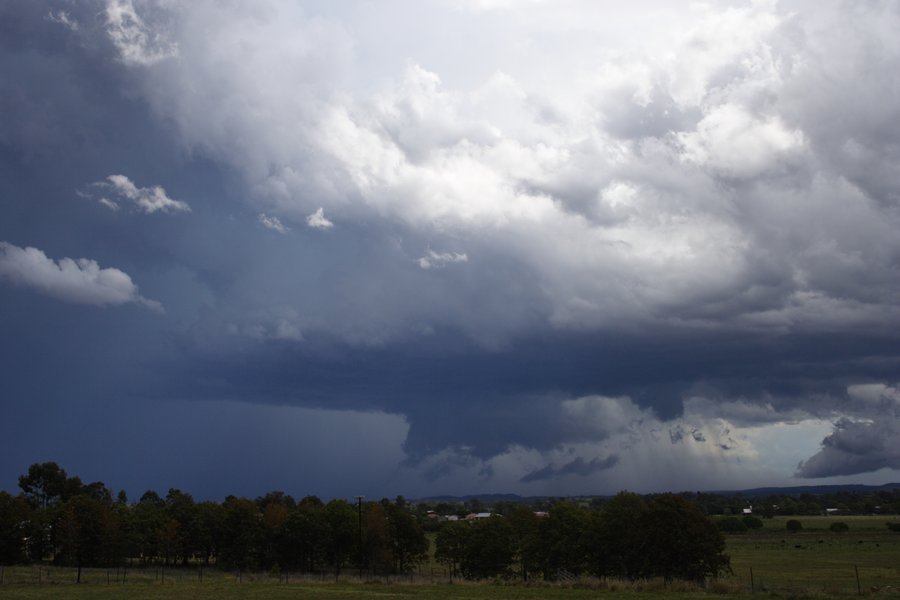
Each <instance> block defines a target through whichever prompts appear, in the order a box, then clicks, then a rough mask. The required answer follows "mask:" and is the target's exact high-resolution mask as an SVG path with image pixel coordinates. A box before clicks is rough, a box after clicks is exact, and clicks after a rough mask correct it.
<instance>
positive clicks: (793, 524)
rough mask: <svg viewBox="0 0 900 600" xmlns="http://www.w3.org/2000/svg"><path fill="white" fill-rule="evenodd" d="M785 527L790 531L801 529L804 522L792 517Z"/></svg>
mask: <svg viewBox="0 0 900 600" xmlns="http://www.w3.org/2000/svg"><path fill="white" fill-rule="evenodd" d="M785 527H786V528H787V530H788V531H800V530H801V529H803V523H801V522H800V521H798V520H797V519H791V520H790V521H788V522H787V523H786V524H785Z"/></svg>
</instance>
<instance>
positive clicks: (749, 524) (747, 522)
mask: <svg viewBox="0 0 900 600" xmlns="http://www.w3.org/2000/svg"><path fill="white" fill-rule="evenodd" d="M741 522H742V523H743V524H744V527H746V528H747V529H762V528H763V526H764V523H763V521H762V519H760V518H759V517H754V516H753V515H746V516H744V518H743V519H741Z"/></svg>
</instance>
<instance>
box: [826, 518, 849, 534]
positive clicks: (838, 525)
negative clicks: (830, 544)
mask: <svg viewBox="0 0 900 600" xmlns="http://www.w3.org/2000/svg"><path fill="white" fill-rule="evenodd" d="M828 529H829V530H831V531H832V532H833V533H845V532H847V531H850V526H849V525H847V524H846V523H844V522H843V521H836V522H834V523H832V524H831V525H830V526H829V527H828Z"/></svg>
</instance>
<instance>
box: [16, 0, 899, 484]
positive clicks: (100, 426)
mask: <svg viewBox="0 0 900 600" xmlns="http://www.w3.org/2000/svg"><path fill="white" fill-rule="evenodd" d="M897 31H900V4H898V3H896V2H891V1H888V0H884V1H877V0H864V1H862V2H857V1H854V2H841V1H835V0H825V1H819V0H817V1H812V0H782V1H774V0H757V1H724V0H723V1H708V2H673V1H669V0H665V1H662V0H636V1H633V2H629V3H621V2H613V1H605V0H583V1H582V0H554V1H553V2H550V1H544V0H417V1H415V2H412V1H400V0H383V1H379V2H372V1H370V0H345V1H340V2H332V1H322V2H318V1H312V0H310V1H300V0H291V1H287V0H255V1H254V2H240V1H231V2H221V1H218V0H190V1H188V0H79V1H74V0H69V1H67V0H8V1H6V2H3V3H2V4H0V115H2V118H0V340H2V343H0V370H2V371H0V373H2V377H0V412H2V419H0V456H2V460H0V489H5V490H8V491H15V490H16V488H17V477H18V475H20V474H22V473H24V472H25V471H26V470H27V468H28V466H29V465H30V464H32V463H35V462H43V461H56V462H57V463H59V464H60V465H61V466H62V467H63V468H64V469H66V470H67V471H68V472H69V473H70V474H73V475H74V474H77V475H79V476H80V477H81V478H82V479H83V480H85V481H95V480H100V481H103V482H104V483H106V484H107V485H108V486H110V487H111V488H113V489H115V490H118V489H125V490H126V491H127V492H128V493H129V495H130V496H131V497H135V496H139V495H140V494H141V493H142V492H143V491H145V490H147V489H154V490H156V491H159V492H161V493H164V492H165V491H166V490H168V489H169V488H170V487H176V488H180V489H182V490H184V491H186V492H189V493H191V494H193V495H194V496H195V497H196V498H203V499H214V500H220V499H222V498H224V497H225V496H226V495H228V494H235V495H244V496H249V497H254V496H258V495H262V494H264V493H265V492H267V491H270V490H283V491H285V492H287V493H290V494H293V495H295V496H298V497H300V496H304V495H307V494H315V495H319V496H320V497H323V498H332V497H349V496H354V495H358V494H364V495H366V496H367V497H373V498H379V497H382V496H388V497H393V496H395V495H397V494H403V495H405V496H407V497H425V496H431V495H439V494H455V495H463V494H476V493H518V494H523V495H581V494H611V493H616V492H617V491H619V490H622V489H628V490H632V491H637V492H653V491H668V490H672V491H679V490H724V489H743V488H750V487H758V486H770V485H806V484H809V485H812V484H830V483H848V482H854V483H870V484H879V483H885V482H890V481H898V480H900V473H898V469H900V368H898V367H900V333H898V332H900V328H898V325H900V232H898V226H900V169H898V164H900V125H898V124H900V79H898V78H897V73H900V37H898V36H897V35H896V32H897Z"/></svg>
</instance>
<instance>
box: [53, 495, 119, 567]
mask: <svg viewBox="0 0 900 600" xmlns="http://www.w3.org/2000/svg"><path fill="white" fill-rule="evenodd" d="M111 521H112V513H111V510H110V507H109V506H106V505H104V504H103V503H102V502H100V501H98V500H97V499H95V498H92V497H91V496H89V495H87V494H79V495H77V496H74V497H72V498H69V499H68V500H67V501H66V502H65V504H64V505H63V507H62V509H61V512H60V516H59V519H58V520H57V523H56V527H55V530H56V532H57V534H56V539H57V542H58V543H59V546H60V553H59V557H58V558H59V560H60V561H61V562H63V563H64V564H69V565H74V566H76V567H77V568H78V581H79V582H80V581H81V569H82V567H91V566H96V565H98V564H100V563H101V562H103V561H102V559H103V558H104V551H105V550H106V548H107V547H108V540H109V537H110V536H109V530H110V528H111Z"/></svg>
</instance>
